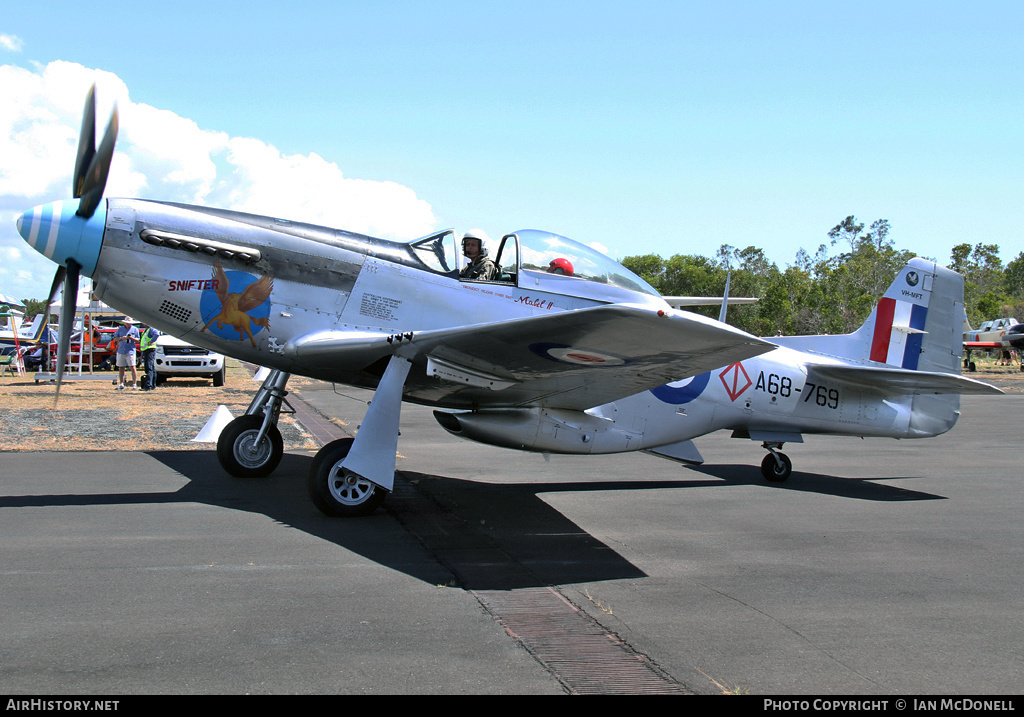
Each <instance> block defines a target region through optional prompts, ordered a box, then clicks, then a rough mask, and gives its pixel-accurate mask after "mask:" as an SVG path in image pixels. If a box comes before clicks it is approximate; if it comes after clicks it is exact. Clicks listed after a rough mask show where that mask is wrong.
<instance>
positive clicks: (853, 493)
mask: <svg viewBox="0 0 1024 717" xmlns="http://www.w3.org/2000/svg"><path fill="white" fill-rule="evenodd" d="M687 468H688V469H689V470H691V471H694V472H696V473H703V474H705V475H709V476H714V477H715V478H717V480H713V481H706V482H705V481H686V485H689V486H697V485H708V486H713V485H723V484H725V485H761V486H764V487H765V488H778V489H782V490H792V491H801V492H806V493H819V494H821V495H831V496H835V497H837V498H855V499H857V500H871V501H879V502H895V501H911V500H947V498H946V497H945V496H941V495H936V494H934V493H925V492H922V491H916V490H910V489H908V488H900V487H898V486H892V485H887V484H886V483H879V482H876V481H894V480H907V479H908V478H909V476H878V477H875V478H843V477H839V476H830V475H824V474H821V473H807V472H802V471H793V473H792V475H791V476H790V477H789V480H787V481H785V482H783V483H768V482H766V481H765V480H764V479H763V478H761V472H760V471H759V470H758V469H756V468H752V467H751V466H749V465H726V464H717V465H710V466H687Z"/></svg>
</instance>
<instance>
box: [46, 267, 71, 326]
mask: <svg viewBox="0 0 1024 717" xmlns="http://www.w3.org/2000/svg"><path fill="white" fill-rule="evenodd" d="M67 271H68V270H67V269H66V268H64V265H63V264H58V265H57V273H56V274H54V275H53V283H52V284H50V293H49V294H47V295H46V299H47V300H46V314H47V317H49V314H50V307H51V306H52V305H53V302H54V300H55V297H56V296H57V289H59V288H60V285H61V284H63V283H64V276H65V275H66V274H67Z"/></svg>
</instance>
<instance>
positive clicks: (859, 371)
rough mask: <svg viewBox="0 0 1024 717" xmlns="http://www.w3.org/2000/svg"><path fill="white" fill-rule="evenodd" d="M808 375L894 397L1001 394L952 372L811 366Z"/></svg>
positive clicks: (988, 386) (995, 389) (987, 385)
mask: <svg viewBox="0 0 1024 717" xmlns="http://www.w3.org/2000/svg"><path fill="white" fill-rule="evenodd" d="M807 368H808V376H809V377H810V376H820V377H823V378H828V379H830V380H832V381H839V382H841V383H845V384H847V385H848V386H853V387H855V388H859V389H861V390H865V391H877V392H878V393H882V394H886V395H893V394H900V395H905V396H907V395H918V394H926V393H958V394H1000V393H1003V391H1001V390H1000V389H998V388H996V387H995V386H992V385H990V384H987V383H984V382H983V381H977V380H975V379H973V378H967V377H966V376H960V375H958V374H955V373H941V372H937V371H911V370H909V369H902V368H882V367H875V366H843V365H831V364H829V365H826V364H812V365H810V366H808V367H807Z"/></svg>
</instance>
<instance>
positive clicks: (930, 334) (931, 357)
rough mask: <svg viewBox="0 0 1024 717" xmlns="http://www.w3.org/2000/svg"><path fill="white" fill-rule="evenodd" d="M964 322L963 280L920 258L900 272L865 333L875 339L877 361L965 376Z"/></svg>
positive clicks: (873, 356)
mask: <svg viewBox="0 0 1024 717" xmlns="http://www.w3.org/2000/svg"><path fill="white" fill-rule="evenodd" d="M963 320H964V280H963V277H962V276H960V275H959V274H957V273H956V272H955V271H951V270H949V269H946V268H945V267H942V266H939V265H938V264H935V263H934V262H930V261H926V260H924V259H920V258H915V259H911V260H910V262H909V263H908V264H907V265H906V266H905V267H903V269H902V270H901V271H900V273H899V274H897V276H896V279H895V280H894V281H893V283H892V284H891V285H890V286H889V289H888V291H886V292H885V295H884V296H883V297H882V299H881V300H880V301H879V302H878V305H877V306H876V307H875V310H874V311H873V312H872V314H871V316H870V317H869V318H868V320H867V321H866V322H865V323H864V325H863V326H862V327H861V329H860V331H865V332H867V333H869V334H870V336H871V348H870V352H869V354H868V358H869V359H870V360H872V361H877V362H879V363H884V364H889V365H892V366H899V367H900V368H905V369H910V370H920V371H940V372H942V373H959V372H960V357H961V356H962V355H963Z"/></svg>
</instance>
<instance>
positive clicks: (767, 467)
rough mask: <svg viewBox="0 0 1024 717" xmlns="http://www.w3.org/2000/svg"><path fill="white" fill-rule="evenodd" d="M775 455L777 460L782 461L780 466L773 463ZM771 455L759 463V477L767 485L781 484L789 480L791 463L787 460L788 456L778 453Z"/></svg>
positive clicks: (791, 470)
mask: <svg viewBox="0 0 1024 717" xmlns="http://www.w3.org/2000/svg"><path fill="white" fill-rule="evenodd" d="M775 455H778V457H779V460H780V461H782V465H781V466H780V465H778V464H777V463H776V462H775ZM775 455H772V454H771V453H769V454H768V455H766V456H765V457H764V460H763V461H761V475H763V476H764V479H765V480H766V481H768V482H769V483H782V482H783V481H785V480H786V479H788V478H789V476H790V474H791V473H792V472H793V462H792V461H791V460H789V456H787V455H786V454H785V453H778V454H775Z"/></svg>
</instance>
